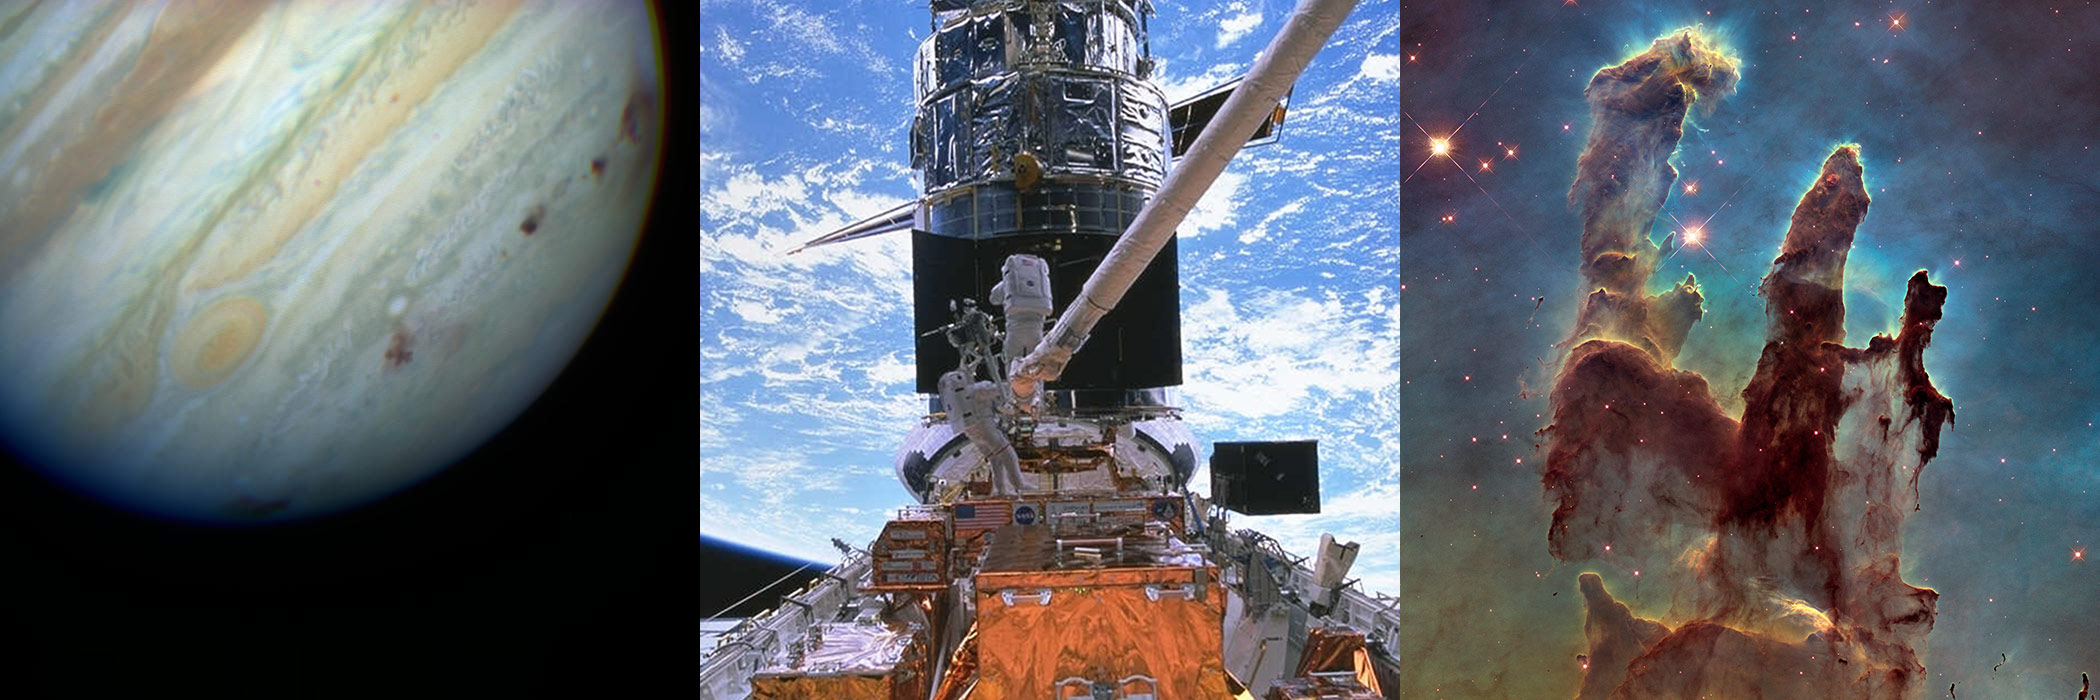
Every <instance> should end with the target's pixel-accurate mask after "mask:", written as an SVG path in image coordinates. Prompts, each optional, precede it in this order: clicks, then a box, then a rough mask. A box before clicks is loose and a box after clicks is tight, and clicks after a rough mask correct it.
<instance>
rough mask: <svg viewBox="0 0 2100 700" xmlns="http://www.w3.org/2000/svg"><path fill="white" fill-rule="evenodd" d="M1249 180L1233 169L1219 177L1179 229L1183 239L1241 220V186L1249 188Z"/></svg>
mask: <svg viewBox="0 0 2100 700" xmlns="http://www.w3.org/2000/svg"><path fill="white" fill-rule="evenodd" d="M1246 182H1247V176H1246V175H1244V174H1241V173H1240V172H1239V171H1236V170H1233V169H1232V168H1230V167H1228V168H1226V170H1225V172H1222V173H1218V180H1217V181H1216V182H1214V183H1212V184H1211V186H1210V190H1209V191H1206V192H1204V193H1203V198H1202V199H1199V200H1196V206H1195V207H1193V208H1191V209H1189V215H1188V216H1187V217H1186V218H1183V219H1182V220H1181V227H1180V228H1178V229H1176V230H1177V231H1178V232H1179V234H1180V236H1181V237H1182V238H1195V237H1197V236H1201V235H1203V233H1204V232H1206V231H1213V230H1217V229H1221V228H1224V227H1225V226H1228V225H1230V224H1232V222H1233V221H1235V220H1236V219H1238V217H1239V208H1240V200H1241V199H1243V198H1242V197H1241V196H1240V186H1241V185H1243V184H1246Z"/></svg>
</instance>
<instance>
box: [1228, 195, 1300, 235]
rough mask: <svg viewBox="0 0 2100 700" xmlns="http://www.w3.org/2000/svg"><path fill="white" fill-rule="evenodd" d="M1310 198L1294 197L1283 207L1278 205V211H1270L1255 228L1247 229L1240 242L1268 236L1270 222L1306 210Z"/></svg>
mask: <svg viewBox="0 0 2100 700" xmlns="http://www.w3.org/2000/svg"><path fill="white" fill-rule="evenodd" d="M1308 199H1309V198H1300V199H1294V200H1291V201H1290V202H1289V203H1287V204H1285V205H1283V206H1281V207H1277V209H1276V211H1272V212H1269V215H1268V216H1264V217H1262V218H1261V223H1258V224H1255V225H1254V228H1250V229H1247V231H1246V233H1242V234H1240V243H1241V244H1242V245H1244V244H1248V243H1254V242H1256V241H1260V240H1261V239H1264V238H1268V237H1269V224H1273V223H1275V222H1276V220H1277V219H1281V218H1283V217H1286V216H1290V215H1292V214H1296V213H1298V212H1301V211H1304V210H1305V203H1306V201H1308Z"/></svg>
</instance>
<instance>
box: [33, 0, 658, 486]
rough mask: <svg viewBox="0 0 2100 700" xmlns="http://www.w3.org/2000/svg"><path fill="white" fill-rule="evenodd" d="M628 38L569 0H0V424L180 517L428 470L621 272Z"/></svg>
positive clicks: (643, 22)
mask: <svg viewBox="0 0 2100 700" xmlns="http://www.w3.org/2000/svg"><path fill="white" fill-rule="evenodd" d="M657 35H658V34H657V32H656V28H655V26H654V20H653V18H652V17H651V15H650V11H649V9H648V8H647V7H646V6H645V5H643V4H640V3H622V2H586V1H583V0H574V1H564V2H459V3H442V4H440V3H380V2H340V1H339V0H320V1H314V2H282V3H264V2H241V1H229V2H188V1H183V0H176V1H173V2H113V3H102V2H75V1H70V0H68V1H63V2H61V1H56V0H51V1H46V2H38V3H5V4H0V443H4V444H5V446H6V447H7V448H8V450H9V451H10V452H13V453H14V454H15V455H17V456H18V457H19V458H20V459H22V460H23V461H27V462H29V463H31V464H34V465H37V466H38V467H39V468H40V469H41V470H42V471H44V472H46V473H48V474H49V475H51V476H52V478H54V479H55V480H57V481H60V482H63V483H66V484H68V485H70V486H72V487H74V488H76V489H79V490H81V491H83V492H85V493H87V494H90V495H92V496H94V497H97V498H99V499H101V500H104V501H106V502H109V503H111V504H113V505H115V506H117V507H121V508H124V509H127V510H132V511H136V512H140V513H144V514H150V515H154V516H159V517H165V518H175V519H181V520H188V521H204V522H273V521H283V520H288V519H300V518H310V517H315V516H321V515H326V514H330V513H337V512H342V511H344V510H346V509H351V508H356V507H359V506H361V505H365V504H369V503H372V502H374V501H376V500H378V499H382V498H384V497H386V496H387V495H388V494H390V493H394V492H398V491H399V490H401V489H403V488H406V487H408V486H410V485H412V484H414V483H416V482H417V481H419V480H422V479H424V478H427V477H429V476H431V475H432V474H435V473H437V472H438V471H440V470H442V469H444V468H445V466H446V465H448V464H450V463H452V462H454V461H456V460H458V459H459V458H460V457H462V456H463V455H465V454H466V453H468V452H470V451H472V450H473V449H474V448H475V447H476V446H477V445H479V444H480V443H481V442H483V441H485V440H486V439H488V438H489V437H490V436H491V435H493V434H494V433H495V432H496V431H497V430H499V429H501V428H502V427H503V426H504V425H505V424H507V423H508V422H510V421H511V420H512V419H513V418H515V417H516V416H517V415H518V414H519V413H521V412H522V411H523V410H524V409H525V408H526V407H527V406H528V405H529V404H530V403H531V402H532V400H533V399H534V398H535V397H537V396H538V395H539V394H540V392H541V391H542V390H543V389H545V388H546V386H547V385H548V384H549V383H550V382H551V381H552V380H553V378H554V376H555V375H556V374H557V373H559V372H560V370H561V369H562V368H563V367H564V366H565V365H566V364H567V363H568V361H569V359H570V357H571V356H573V355H574V354H575V352H576V350H577V349H578V347H580V346H581V344H582V342H583V340H584V338H585V337H586V336H587V335H588V334H589V333H590V331H591V329H592V327H593V326H594V325H595V324H596V322H597V320H598V318H599V317H600V316H601V315H602V313H603V311H604V309H605V306H606V303H607V302H608V301H609V299H610V298H611V296H612V293H613V291H614V289H615V288H616V287H617V286H618V285H619V283H620V280H621V278H622V275H623V274H624V273H625V271H626V269H627V265H628V262H629V260H630V258H631V257H632V255H633V253H634V250H635V243H636V239H637V235H638V233H639V231H640V229H641V225H642V222H643V220H644V219H645V217H646V216H647V215H648V213H649V212H648V209H649V201H650V193H651V192H652V190H653V185H654V181H655V178H656V174H657V165H658V162H659V158H660V151H659V144H660V143H661V137H662V134H661V133H660V127H659V125H660V123H661V114H662V112H661V107H660V105H662V104H663V103H664V100H663V98H662V95H661V88H660V82H659V74H660V67H661V63H660V50H659V46H658V43H657V40H656V37H657Z"/></svg>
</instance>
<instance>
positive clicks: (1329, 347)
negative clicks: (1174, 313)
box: [1182, 289, 1399, 424]
mask: <svg viewBox="0 0 2100 700" xmlns="http://www.w3.org/2000/svg"><path fill="white" fill-rule="evenodd" d="M1191 292H1193V294H1191V296H1199V295H1200V296H1201V297H1202V299H1203V301H1201V302H1198V303H1196V304H1193V305H1190V306H1189V307H1188V308H1187V310H1186V311H1184V312H1183V314H1182V325H1183V331H1182V337H1184V338H1187V339H1188V342H1187V360H1188V363H1187V364H1188V367H1187V371H1186V373H1185V374H1186V376H1187V377H1188V383H1187V385H1186V386H1184V387H1183V392H1184V394H1185V395H1187V396H1188V398H1189V408H1190V409H1191V410H1192V413H1198V414H1206V415H1209V416H1212V418H1211V419H1210V420H1215V421H1222V422H1224V423H1226V424H1230V422H1231V420H1232V418H1233V417H1237V418H1239V419H1260V418H1271V417H1276V416H1282V415H1286V414H1291V413H1295V412H1302V411H1305V410H1308V409H1309V408H1311V406H1310V405H1309V404H1310V402H1311V400H1312V398H1313V396H1314V394H1315V392H1317V393H1319V394H1324V395H1326V396H1329V397H1333V396H1344V395H1365V396H1363V397H1360V398H1363V399H1368V398H1369V397H1368V395H1369V394H1373V393H1376V392H1379V391H1380V390H1383V389H1388V388H1390V387H1391V386H1392V384H1393V383H1394V382H1395V381H1397V378H1398V376H1399V363H1398V358H1399V345H1398V338H1396V337H1394V336H1395V335H1396V334H1395V332H1394V329H1391V328H1385V327H1377V326H1374V325H1373V324H1372V323H1371V322H1372V321H1375V320H1382V319H1380V318H1379V317H1378V316H1375V315H1367V314H1365V313H1364V311H1365V308H1366V307H1368V306H1370V305H1369V304H1368V303H1361V302H1357V301H1356V300H1350V301H1349V302H1348V303H1346V304H1345V303H1344V300H1343V299H1342V298H1341V297H1340V296H1339V295H1337V294H1335V293H1333V292H1328V293H1327V294H1326V295H1325V297H1324V298H1320V299H1314V298H1311V297H1308V296H1304V295H1300V294H1297V293H1291V292H1267V293H1262V294H1258V295H1255V296H1254V297H1253V298H1250V299H1245V300H1241V301H1239V302H1238V303H1235V302H1234V300H1233V299H1232V295H1231V294H1230V293H1228V292H1226V291H1225V290H1223V289H1208V290H1201V291H1198V290H1191ZM1366 301H1368V300H1366ZM1380 325H1381V326H1382V325H1383V324H1380ZM1249 387H1261V389H1262V390H1261V391H1249V390H1248V388H1249ZM1204 422H1209V421H1204Z"/></svg>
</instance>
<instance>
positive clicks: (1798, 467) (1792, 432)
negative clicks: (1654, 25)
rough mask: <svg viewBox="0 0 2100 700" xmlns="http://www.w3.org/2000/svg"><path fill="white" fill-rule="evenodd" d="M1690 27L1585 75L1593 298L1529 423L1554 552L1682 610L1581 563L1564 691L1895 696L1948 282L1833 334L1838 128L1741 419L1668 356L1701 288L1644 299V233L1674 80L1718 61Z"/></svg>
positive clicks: (1845, 240) (1914, 605) (1934, 426)
mask: <svg viewBox="0 0 2100 700" xmlns="http://www.w3.org/2000/svg"><path fill="white" fill-rule="evenodd" d="M1701 42H1702V39H1701V38H1700V37H1699V36H1698V35H1697V34H1696V33H1679V34H1676V35H1672V36H1670V37H1665V38H1663V39H1661V40H1658V41H1657V42H1656V45H1655V47H1654V48H1652V49H1650V51H1649V52H1647V53H1645V54H1643V55H1642V56H1640V57H1636V58H1635V59H1633V60H1630V61H1628V62H1627V63H1626V64H1622V65H1620V66H1617V67H1613V68H1607V69H1605V70H1603V71H1599V73H1598V75H1597V78H1596V79H1594V80H1593V81H1592V82H1591V85H1590V88H1589V90H1588V95H1589V98H1590V102H1591V105H1592V114H1593V116H1594V117H1596V118H1595V119H1594V125H1593V128H1592V132H1591V135H1590V139H1589V146H1588V148H1587V149H1586V150H1585V151H1584V153H1583V156H1582V160H1581V162H1580V164H1579V166H1578V169H1579V172H1580V175H1579V176H1578V179H1577V181H1576V185H1575V187H1574V189H1573V190H1572V191H1571V192H1570V194H1569V197H1570V199H1571V201H1573V202H1574V203H1575V204H1576V205H1577V206H1579V207H1580V209H1581V211H1582V213H1583V218H1584V234H1583V251H1582V252H1583V260H1584V265H1583V273H1584V280H1585V282H1586V283H1588V284H1589V285H1590V287H1591V293H1590V294H1589V296H1588V298H1587V299H1586V301H1585V304H1584V306H1583V308H1582V310H1581V311H1580V315H1579V316H1578V318H1577V321H1576V327H1575V328H1574V330H1573V333H1572V334H1571V337H1570V343H1571V344H1572V345H1573V346H1574V347H1573V349H1572V350H1571V351H1570V353H1569V356H1568V358H1567V359H1566V360H1565V361H1564V363H1563V364H1562V366H1561V371H1560V374H1559V375H1558V377H1557V378H1556V380H1555V384H1554V388H1553V393H1552V397H1551V403H1552V412H1553V424H1552V425H1551V426H1550V427H1548V428H1546V429H1545V430H1544V431H1542V434H1543V435H1544V436H1545V437H1546V438H1547V445H1546V451H1547V455H1546V467H1545V472H1544V475H1543V477H1544V478H1543V482H1544V486H1545V490H1546V495H1547V497H1548V499H1549V500H1551V501H1553V502H1554V504H1555V510H1554V513H1553V521H1552V525H1551V529H1550V530H1549V532H1548V534H1547V543H1548V547H1549V549H1550V550H1551V552H1552V553H1553V555H1554V556H1555V557H1556V558H1559V559H1561V560H1563V561H1572V562H1601V563H1605V564H1610V565H1613V566H1616V567H1618V568H1620V569H1623V570H1626V571H1628V572H1631V571H1641V572H1643V573H1642V574H1641V576H1642V580H1644V581H1655V582H1658V583H1659V585H1662V586H1664V587H1665V590H1667V592H1668V596H1669V609H1668V610H1666V611H1661V612H1664V613H1666V614H1668V615H1669V616H1671V617H1673V618H1675V619H1677V620H1679V622H1677V623H1674V624H1676V625H1677V627H1676V628H1675V629H1671V628H1670V627H1668V626H1666V625H1664V624H1663V623H1662V622H1661V621H1659V620H1649V619H1643V618H1641V617H1639V616H1637V615H1635V614H1634V612H1633V611H1632V610H1631V609H1630V608H1629V607H1628V606H1627V605H1625V604H1624V603H1620V602H1618V601H1617V600H1616V599H1614V598H1613V597H1612V596H1611V594H1610V593H1609V592H1608V591H1606V590H1605V585H1604V582H1603V579H1602V577H1599V576H1596V575H1595V574H1585V575H1584V576H1583V577H1582V579H1581V588H1582V593H1583V596H1584V602H1585V606H1586V607H1587V609H1588V611H1589V613H1588V614H1589V619H1588V621H1587V622H1586V624H1585V629H1586V631H1587V637H1588V640H1589V646H1590V648H1589V654H1588V659H1589V668H1588V669H1586V671H1585V678H1584V682H1583V686H1582V690H1581V695H1580V697H1582V698H1647V697H1713V698H1730V697H1858V698H1891V699H1894V698H1903V697H1906V696H1907V695H1908V694H1910V692H1911V691H1912V690H1914V689H1915V688H1917V687H1921V686H1920V684H1922V683H1923V680H1924V673H1925V669H1924V666H1923V665H1922V664H1920V663H1919V660H1918V655H1917V652H1916V648H1917V647H1918V646H1919V645H1920V643H1922V642H1923V640H1924V636H1925V634H1926V633H1928V632H1929V631H1930V630H1931V628H1932V621H1933V615H1934V609H1935V604H1936V601H1937V598H1938V594H1937V593H1934V592H1933V591H1931V590H1928V589H1922V588H1917V587H1914V586H1911V585H1910V584H1908V583H1906V582H1904V581H1903V578H1902V566H1901V561H1900V555H1901V552H1902V540H1901V533H1902V524H1903V519H1904V518H1905V517H1907V516H1908V515H1909V513H1910V512H1912V511H1913V510H1916V508H1917V483H1918V476H1919V474H1920V472H1921V471H1922V470H1923V468H1924V466H1925V464H1926V463H1927V462H1929V461H1930V460H1931V459H1932V457H1933V456H1934V454H1935V453H1936V452H1937V451H1938V445H1939V432H1940V430H1941V428H1942V426H1944V425H1945V424H1946V423H1948V422H1950V421H1951V420H1952V419H1953V415H1954V414H1953V404H1952V402H1950V401H1949V400H1948V399H1947V398H1946V397H1945V396H1942V395H1941V394H1940V393H1939V391H1938V390H1936V389H1934V388H1933V386H1932V382H1931V379H1930V377H1928V376H1927V375H1926V372H1925V367H1924V351H1925V348H1926V346H1927V345H1928V344H1929V343H1930V342H1931V337H1932V330H1933V325H1934V324H1935V323H1937V322H1938V320H1939V318H1940V309H1941V307H1942V306H1943V305H1944V303H1945V301H1946V288H1944V287H1939V286H1935V285H1933V284H1931V283H1930V282H1929V281H1927V279H1926V277H1925V273H1923V272H1919V273H1918V274H1917V275H1916V276H1914V277H1912V278H1911V280H1910V283H1909V288H1908V290H1907V294H1906V296H1905V300H1904V311H1903V317H1902V319H1901V324H1902V325H1901V330H1899V331H1898V333H1897V334H1896V336H1895V337H1889V336H1876V337H1875V338H1873V339H1872V340H1871V341H1870V342H1869V343H1868V344H1867V346H1866V347H1865V348H1851V347H1846V346H1845V345H1844V344H1843V343H1844V340H1845V338H1844V325H1845V308H1844V270H1845V260H1846V256H1847V254H1848V253H1849V251H1850V250H1851V247H1852V242H1853V235H1854V232H1855V231H1856V230H1857V229H1858V227H1859V224H1860V222H1861V221H1862V220H1864V219H1865V217H1866V214H1867V208H1868V205H1869V198H1868V196H1867V192H1866V187H1865V184H1864V182H1863V181H1862V168H1861V165H1860V162H1859V152H1858V148H1857V147H1856V146H1849V145H1848V146H1841V147H1839V148H1837V149H1836V150H1834V151H1833V152H1832V153H1831V154H1830V156H1829V158H1827V159H1826V160H1825V161H1824V163H1823V167H1822V170H1821V172H1820V174H1819V175H1818V177H1817V179H1816V181H1815V182H1814V183H1813V184H1811V185H1810V186H1809V188H1808V191H1807V192H1806V193H1804V194H1803V195H1802V198H1801V202H1800V204H1799V205H1797V206H1796V208H1795V210H1794V215H1793V218H1792V220H1791V222H1790V225H1789V228H1788V230H1787V235H1786V239H1785V241H1784V243H1783V244H1782V245H1781V248H1780V252H1779V255H1778V257H1777V258H1776V259H1775V260H1774V261H1773V264H1772V270H1771V272H1770V273H1769V274H1768V275H1767V276H1766V277H1765V279H1764V282H1763V285H1762V287H1761V294H1762V296H1763V297H1764V298H1765V301H1766V313H1765V316H1766V340H1765V345H1764V350H1763V353H1762V356H1761V357H1760V358H1759V360H1758V364H1757V370H1756V373H1755V375H1754V376H1753V377H1752V378H1751V380H1750V382H1749V384H1748V385H1747V386H1746V387H1745V388H1744V390H1743V395H1742V398H1743V404H1744V409H1743V413H1742V415H1741V416H1740V417H1739V418H1731V417H1729V416H1727V415H1726V414H1725V413H1724V412H1723V410H1722V409H1721V408H1720V405H1719V404H1718V402H1716V401H1715V400H1714V398H1713V395H1712V392H1711V390H1710V388H1709V386H1708V385H1707V382H1706V380H1705V378H1704V377H1701V376H1700V375H1699V374H1697V373H1693V372H1688V371H1683V370H1678V369H1674V368H1672V367H1671V366H1670V364H1671V361H1672V360H1673V359H1674V357H1675V355H1676V352H1677V349H1678V348H1679V347H1681V346H1682V344H1683V342H1684V340H1685V338H1686V337H1688V332H1689V328H1690V325H1691V321H1695V320H1697V319H1698V318H1699V316H1700V313H1701V311H1700V309H1699V303H1700V299H1699V296H1698V290H1697V287H1696V281H1694V280H1690V279H1687V280H1686V281H1685V282H1683V283H1680V284H1678V285H1676V286H1675V287H1674V288H1672V289H1671V290H1669V291H1666V292H1664V293H1662V294H1660V295H1654V296H1646V295H1645V293H1646V285H1647V281H1648V280H1647V278H1648V274H1649V272H1650V271H1652V269H1653V267H1654V263H1653V262H1652V261H1651V260H1650V259H1651V258H1652V257H1653V256H1654V253H1655V249H1654V246H1653V244H1652V243H1649V242H1648V240H1647V237H1646V231H1648V229H1649V227H1650V226H1651V225H1652V224H1653V220H1654V217H1655V214H1656V211H1657V210H1658V209H1659V207H1660V205H1661V202H1662V198H1663V197H1665V196H1667V194H1668V192H1669V188H1670V184H1671V182H1672V181H1673V180H1674V177H1675V173H1674V172H1672V171H1669V169H1668V165H1667V164H1666V161H1667V159H1668V157H1669V155H1670V154H1671V152H1673V151H1674V149H1675V148H1676V142H1677V138H1676V137H1677V135H1679V134H1681V129H1682V123H1683V119H1684V116H1685V113H1686V111H1687V110H1688V108H1689V107H1690V105H1691V104H1692V100H1690V99H1688V98H1687V97H1686V95H1687V94H1696V93H1695V91H1696V90H1699V89H1711V88H1712V86H1713V85H1716V84H1727V83H1732V81H1733V78H1734V74H1733V68H1734V64H1733V63H1732V62H1730V61H1728V60H1727V59H1726V58H1725V57H1722V56H1720V55H1719V54H1718V53H1717V52H1712V51H1711V50H1710V49H1707V48H1705V47H1704V45H1703V44H1702V43H1701ZM1687 61H1689V62H1690V63H1691V65H1684V64H1685V63H1686V62H1687ZM1700 61H1706V62H1708V63H1710V64H1711V65H1706V66H1704V67H1701V66H1700V65H1697V64H1698V63H1699V62H1700ZM1724 69H1725V70H1724ZM1724 74H1725V83H1724V82H1722V79H1721V77H1720V76H1723V75H1724ZM1657 76H1662V77H1660V78H1658V77H1657ZM1701 80H1705V81H1707V82H1705V83H1701V82H1699V81H1701ZM1673 84H1674V85H1675V87H1673ZM1658 165H1659V166H1660V167H1658Z"/></svg>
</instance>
